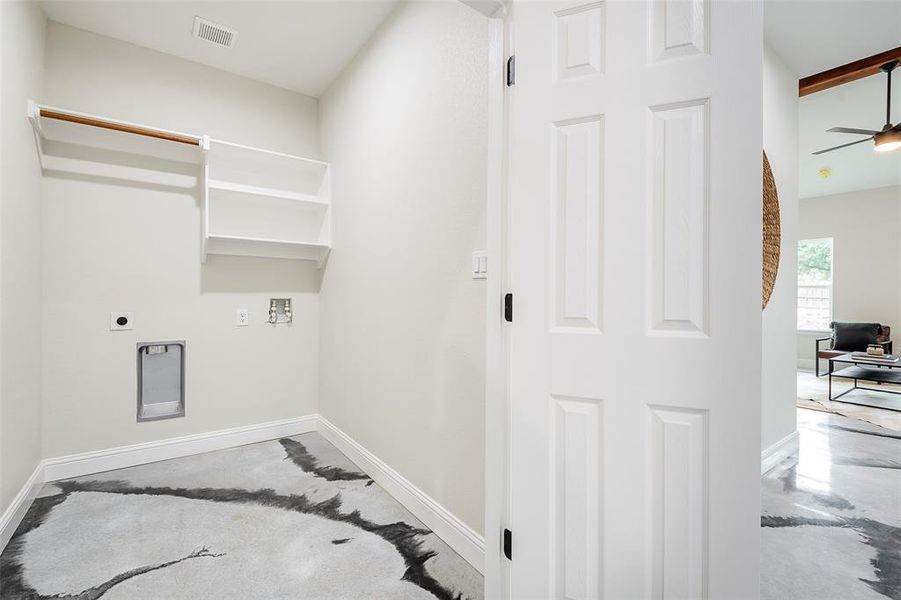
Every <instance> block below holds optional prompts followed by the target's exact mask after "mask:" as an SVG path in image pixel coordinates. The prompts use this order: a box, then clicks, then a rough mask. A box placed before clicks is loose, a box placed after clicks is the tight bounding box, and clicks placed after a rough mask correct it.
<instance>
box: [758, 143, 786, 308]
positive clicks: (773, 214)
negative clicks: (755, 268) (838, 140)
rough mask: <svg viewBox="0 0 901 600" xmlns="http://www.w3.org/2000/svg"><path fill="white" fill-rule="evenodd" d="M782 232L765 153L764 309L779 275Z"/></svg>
mask: <svg viewBox="0 0 901 600" xmlns="http://www.w3.org/2000/svg"><path fill="white" fill-rule="evenodd" d="M781 240H782V232H781V229H780V226H779V194H778V193H777V192H776V180H775V179H773V171H772V169H770V161H769V160H767V157H766V152H764V153H763V308H766V305H767V304H768V303H769V301H770V296H771V295H772V294H773V286H774V285H776V275H777V274H778V273H779V246H780V243H781Z"/></svg>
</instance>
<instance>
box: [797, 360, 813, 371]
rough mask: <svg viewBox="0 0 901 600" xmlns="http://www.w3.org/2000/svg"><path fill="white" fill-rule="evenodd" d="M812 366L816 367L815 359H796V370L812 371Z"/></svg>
mask: <svg viewBox="0 0 901 600" xmlns="http://www.w3.org/2000/svg"><path fill="white" fill-rule="evenodd" d="M814 367H816V361H815V360H813V359H812V358H799V359H798V370H800V371H813V370H814Z"/></svg>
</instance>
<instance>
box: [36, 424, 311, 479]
mask: <svg viewBox="0 0 901 600" xmlns="http://www.w3.org/2000/svg"><path fill="white" fill-rule="evenodd" d="M317 419H318V415H307V416H304V417H296V418H293V419H283V420H281V421H270V422H268V423H259V424H257V425H247V426H245V427H234V428H232V429H221V430H219V431H210V432H207V433H198V434H194V435H186V436H184V437H177V438H169V439H166V440H158V441H154V442H144V443H143V444H134V445H132V446H119V447H118V448H108V449H106V450H97V451H95V452H83V453H80V454H70V455H69V456H60V457H57V458H48V459H45V460H44V481H56V480H58V479H68V478H70V477H81V476H83V475H90V474H92V473H102V472H103V471H111V470H113V469H124V468H126V467H134V466H136V465H143V464H147V463H152V462H158V461H161V460H168V459H170V458H180V457H182V456H190V455H192V454H200V453H202V452H211V451H213V450H223V449H225V448H233V447H235V446H243V445H244V444H254V443H256V442H265V441H267V440H274V439H277V438H280V437H285V436H290V435H298V434H300V433H307V432H310V431H316V422H317Z"/></svg>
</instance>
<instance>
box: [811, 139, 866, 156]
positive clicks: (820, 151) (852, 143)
mask: <svg viewBox="0 0 901 600" xmlns="http://www.w3.org/2000/svg"><path fill="white" fill-rule="evenodd" d="M872 139H873V138H871V137H868V138H864V139H862V140H857V141H856V142H851V143H850V144H842V145H841V146H834V147H832V148H826V149H825V150H818V151H817V152H814V153H813V154H824V153H826V152H832V151H833V150H838V149H839V148H847V147H848V146H853V145H854V144H862V143H863V142H869V141H870V140H872Z"/></svg>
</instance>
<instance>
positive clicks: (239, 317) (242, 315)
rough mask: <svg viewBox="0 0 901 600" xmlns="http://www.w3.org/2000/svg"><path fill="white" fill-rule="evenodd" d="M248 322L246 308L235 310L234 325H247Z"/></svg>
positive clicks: (248, 316)
mask: <svg viewBox="0 0 901 600" xmlns="http://www.w3.org/2000/svg"><path fill="white" fill-rule="evenodd" d="M249 323H250V312H249V311H248V310H247V309H246V308H239V309H238V310H236V311H235V327H247V325H248V324H249Z"/></svg>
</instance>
